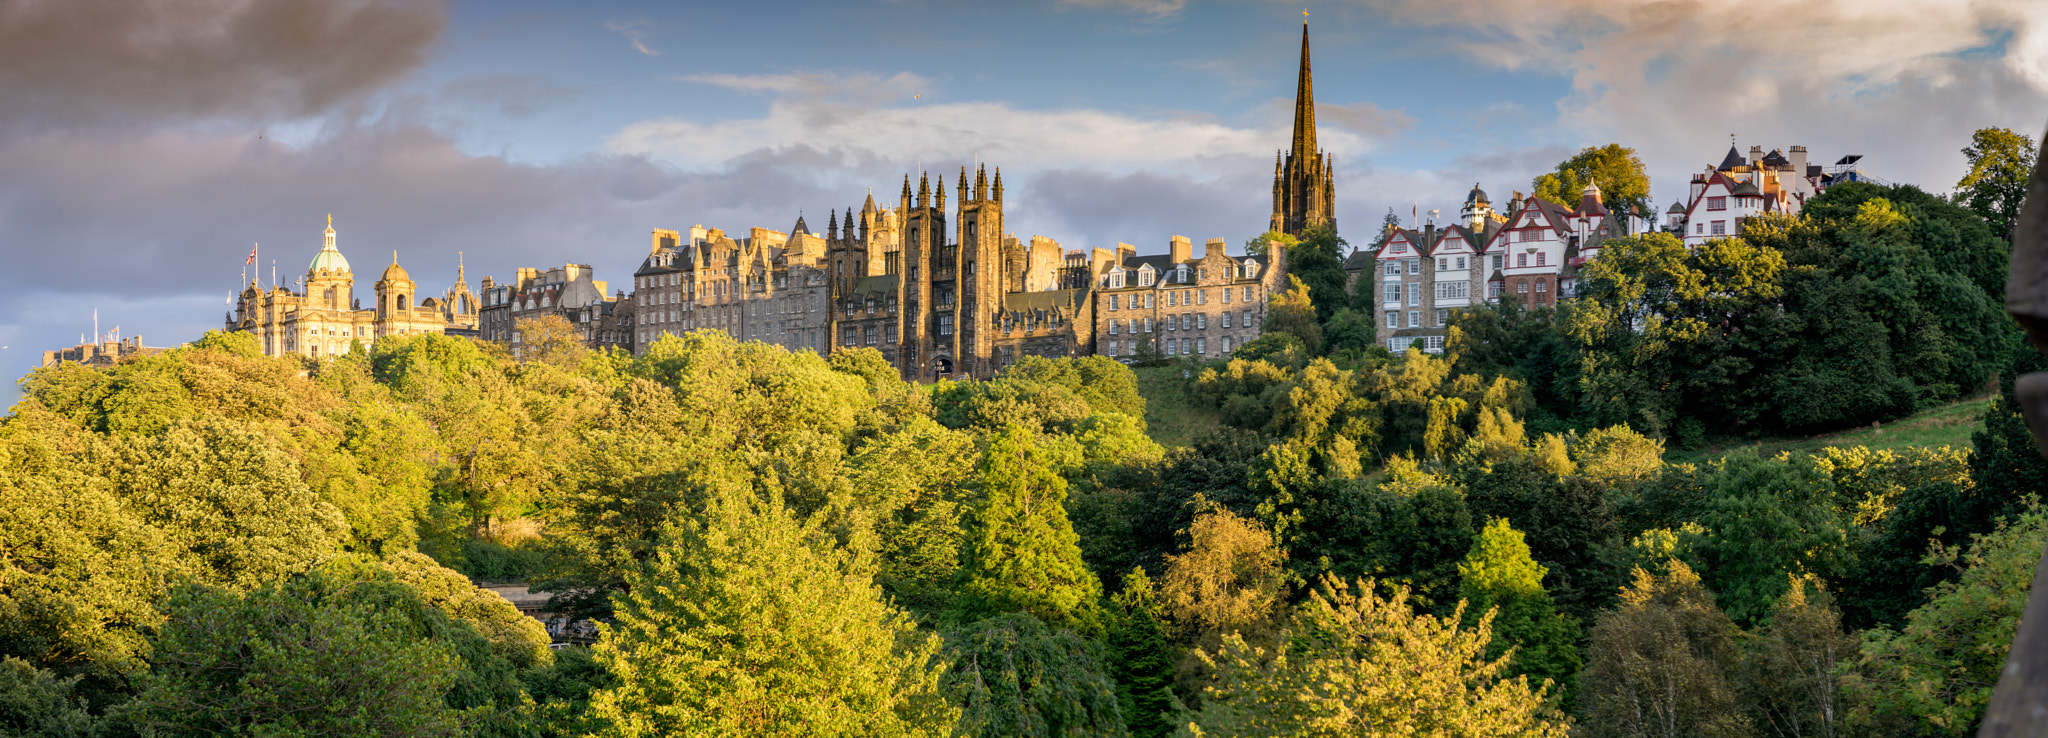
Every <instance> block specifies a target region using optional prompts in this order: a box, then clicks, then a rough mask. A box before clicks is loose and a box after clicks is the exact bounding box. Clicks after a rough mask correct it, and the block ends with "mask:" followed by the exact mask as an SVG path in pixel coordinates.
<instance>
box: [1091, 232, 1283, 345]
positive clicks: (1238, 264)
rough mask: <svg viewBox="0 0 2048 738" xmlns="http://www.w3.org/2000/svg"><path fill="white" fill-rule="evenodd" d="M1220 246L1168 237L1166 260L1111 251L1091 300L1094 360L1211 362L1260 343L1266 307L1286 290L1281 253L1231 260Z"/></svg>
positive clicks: (1125, 249)
mask: <svg viewBox="0 0 2048 738" xmlns="http://www.w3.org/2000/svg"><path fill="white" fill-rule="evenodd" d="M1226 245H1227V244H1226V242H1225V241H1224V240H1223V239H1220V238H1212V239H1209V240H1208V242H1207V243H1205V244H1203V249H1202V251H1203V253H1202V256H1201V258H1195V256H1194V248H1193V242H1191V241H1189V240H1188V239H1187V238H1185V237H1182V236H1174V237H1173V239H1172V240H1171V241H1170V242H1169V243H1168V246H1167V253H1165V254H1160V255H1154V256H1137V255H1136V253H1135V252H1136V249H1133V248H1131V247H1129V246H1127V245H1124V244H1118V248H1117V250H1116V251H1115V252H1114V253H1115V256H1116V257H1117V258H1116V262H1115V265H1114V266H1112V267H1110V268H1108V269H1106V270H1103V273H1102V275H1101V277H1100V278H1099V279H1098V285H1097V286H1098V288H1099V290H1100V292H1099V294H1098V295H1097V296H1096V298H1095V306H1096V310H1095V316H1094V334H1095V346H1094V351H1093V353H1097V354H1101V355H1103V356H1109V357H1113V358H1116V359H1118V360H1122V361H1130V360H1133V359H1136V358H1138V357H1139V356H1142V355H1146V354H1156V355H1160V356H1166V357H1188V358H1195V359H1213V358H1220V357H1226V356H1229V355H1230V352H1231V351H1234V350H1236V349H1237V348H1238V347H1240V346H1243V345H1244V344H1246V343H1249V342H1251V341H1252V340H1253V339H1256V338H1258V337H1259V332H1260V327H1261V326H1263V325H1264V324H1265V320H1266V305H1267V303H1268V302H1269V301H1270V300H1271V298H1272V296H1273V295H1274V294H1275V293H1277V292H1280V291H1284V290H1286V289H1287V286H1288V282H1287V247H1286V246H1284V245H1281V244H1278V243H1275V244H1271V245H1270V246H1269V247H1268V252H1267V254H1266V255H1264V256H1247V257H1232V256H1229V255H1228V254H1226V253H1225V248H1226Z"/></svg>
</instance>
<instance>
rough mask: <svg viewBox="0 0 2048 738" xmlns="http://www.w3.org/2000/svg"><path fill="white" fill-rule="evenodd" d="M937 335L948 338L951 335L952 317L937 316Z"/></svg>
mask: <svg viewBox="0 0 2048 738" xmlns="http://www.w3.org/2000/svg"><path fill="white" fill-rule="evenodd" d="M939 335H941V336H950V335H953V316H951V315H941V316H939Z"/></svg>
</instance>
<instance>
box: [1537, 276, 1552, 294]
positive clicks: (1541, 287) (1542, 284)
mask: <svg viewBox="0 0 2048 738" xmlns="http://www.w3.org/2000/svg"><path fill="white" fill-rule="evenodd" d="M1536 291H1537V292H1539V293H1540V292H1549V291H1550V281H1549V280H1544V279H1539V280H1536Z"/></svg>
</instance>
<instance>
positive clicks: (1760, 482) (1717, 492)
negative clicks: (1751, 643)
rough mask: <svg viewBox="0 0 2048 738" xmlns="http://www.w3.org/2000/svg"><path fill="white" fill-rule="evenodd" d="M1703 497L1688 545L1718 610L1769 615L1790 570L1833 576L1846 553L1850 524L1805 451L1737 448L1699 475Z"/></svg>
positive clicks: (1745, 617) (1746, 617) (1752, 618)
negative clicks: (1771, 453)
mask: <svg viewBox="0 0 2048 738" xmlns="http://www.w3.org/2000/svg"><path fill="white" fill-rule="evenodd" d="M1702 485H1703V487H1704V488H1705V490H1704V491H1705V492H1706V497H1707V500H1708V503H1707V506H1706V510H1705V511H1704V512H1703V513H1702V514H1701V515H1700V516H1699V519H1698V520H1697V522H1698V523H1699V525H1700V526H1701V527H1703V528H1705V529H1706V534H1705V535H1704V536H1703V537H1702V538H1701V539H1700V540H1699V542H1698V543H1697V544H1696V546H1695V548H1694V552H1695V558H1696V559H1697V560H1698V561H1699V562H1700V563H1701V568H1702V569H1703V570H1704V571H1705V573H1704V577H1705V579H1706V581H1707V583H1708V585H1709V586H1711V587H1712V588H1713V589H1714V590H1715V591H1716V592H1718V593H1719V597H1718V601H1719V602H1720V604H1721V609H1722V610H1724V611H1726V612H1727V613H1728V615H1729V616H1730V617H1732V618H1734V619H1735V622H1738V623H1743V624H1745V625H1754V624H1756V623H1759V622H1762V621H1763V620H1764V619H1765V618H1767V617H1768V616H1769V615H1770V612H1771V607H1772V605H1773V603H1775V602H1777V601H1778V599H1779V598H1780V597H1782V596H1783V595H1784V593H1785V587H1786V586H1787V583H1788V581H1789V580H1788V579H1787V577H1788V575H1789V576H1792V577H1806V576H1814V577H1823V578H1838V577H1841V576H1843V575H1845V574H1847V573H1848V570H1849V564H1850V561H1851V558H1852V549H1851V546H1850V538H1849V536H1850V532H1849V527H1850V526H1849V523H1848V521H1845V520H1843V519H1842V516H1841V514H1840V511H1839V509H1838V508H1837V505H1836V499H1835V494H1834V482H1833V480H1832V479H1830V478H1829V477H1828V476H1827V475H1826V474H1825V473H1823V472H1822V471H1821V470H1820V469H1819V468H1817V466H1816V465H1815V464H1813V463H1812V462H1811V461H1810V460H1809V459H1807V458H1803V457H1802V458H1797V459H1795V458H1792V457H1790V456H1781V457H1779V458H1777V459H1760V458H1757V457H1756V456H1755V455H1754V454H1750V453H1736V454H1732V455H1730V456H1727V457H1725V458H1722V459H1720V460H1718V461H1716V462H1714V464H1713V465H1712V467H1711V468H1710V471H1709V473H1708V474H1707V475H1706V477H1705V478H1704V479H1703V480H1702Z"/></svg>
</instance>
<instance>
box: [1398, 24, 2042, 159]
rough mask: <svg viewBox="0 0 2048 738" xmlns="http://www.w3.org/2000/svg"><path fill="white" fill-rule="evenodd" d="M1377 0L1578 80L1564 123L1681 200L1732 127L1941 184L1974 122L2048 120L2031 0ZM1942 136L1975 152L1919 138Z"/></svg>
mask: <svg viewBox="0 0 2048 738" xmlns="http://www.w3.org/2000/svg"><path fill="white" fill-rule="evenodd" d="M1361 2H1362V3H1363V4H1365V5H1367V6H1371V7H1373V8H1376V9H1378V10H1381V11H1384V12H1386V13H1387V14H1388V15H1389V16H1390V18H1391V20H1393V21H1394V22H1396V23H1401V24H1406V25H1410V26H1423V27H1437V28H1443V29H1445V30H1446V31H1447V32H1451V33H1453V34H1454V35H1455V37H1456V38H1457V39H1458V41H1456V43H1458V44H1459V47H1460V51H1461V52H1462V53H1464V54H1466V55H1468V56H1470V57H1473V58H1476V59H1479V60H1481V61H1483V62H1486V63H1490V64H1492V65H1494V66H1497V67H1501V68H1504V69H1516V70H1532V69H1533V70H1539V71H1541V70H1553V71H1556V72H1557V73H1560V74H1564V75H1568V76H1569V77H1570V78H1571V81H1572V90H1573V92H1572V94H1571V95H1570V96H1569V97H1567V98H1565V99H1563V100H1560V101H1559V103H1558V115H1559V119H1560V121H1561V122H1562V123H1564V124H1566V125H1567V126H1569V127H1571V128H1572V129H1574V130H1576V131H1579V132H1581V133H1582V134H1583V135H1585V136H1586V137H1587V138H1588V139H1589V140H1591V139H1594V138H1600V137H1612V139H1613V140H1619V141H1622V142H1623V143H1624V145H1629V146H1632V147H1635V148H1637V149H1639V151H1641V153H1642V154H1643V156H1644V159H1645V161H1646V163H1648V164H1649V165H1650V166H1651V168H1652V170H1653V171H1652V175H1653V178H1655V177H1659V176H1661V177H1662V181H1661V184H1663V185H1669V187H1667V188H1666V189H1667V192H1665V195H1666V196H1669V195H1670V194H1672V193H1674V192H1675V191H1676V190H1675V188H1677V187H1682V186H1683V182H1684V178H1683V177H1684V175H1685V174H1687V173H1690V172H1692V171H1696V170H1698V169H1699V168H1701V167H1702V166H1703V165H1704V164H1706V163H1709V162H1711V161H1718V159H1719V155H1720V153H1722V152H1723V151H1724V149H1722V148H1720V147H1721V146H1723V145H1725V144H1724V143H1722V142H1725V141H1726V140H1727V135H1728V134H1730V133H1736V134H1738V135H1739V136H1740V138H1741V145H1742V146H1743V147H1744V148H1745V149H1746V148H1747V147H1748V146H1749V145H1751V144H1761V145H1763V146H1764V147H1765V148H1766V149H1770V148H1780V147H1784V146H1788V145H1793V144H1801V145H1807V146H1808V147H1809V148H1810V149H1812V150H1813V151H1814V157H1815V158H1816V159H1823V158H1826V159H1831V158H1832V157H1833V156H1836V155H1839V154H1841V153H1866V154H1871V155H1872V156H1871V158H1870V159H1868V160H1867V161H1866V164H1867V165H1868V166H1869V167H1872V168H1873V169H1875V170H1876V171H1878V172H1879V173H1880V174H1881V175H1882V176H1888V177H1890V178H1892V179H1895V180H1903V181H1918V182H1919V183H1920V184H1921V185H1922V186H1923V187H1927V188H1929V189H1933V190H1942V189H1946V188H1948V187H1949V186H1951V183H1952V182H1954V181H1955V178H1956V176H1957V175H1959V174H1960V171H1961V168H1962V158H1961V157H1960V156H1959V155H1957V154H1956V153H1955V152H1954V150H1953V149H1955V148H1960V142H1961V141H1964V140H1966V139H1967V137H1968V133H1969V131H1970V130H1973V129H1975V128H1979V127H1983V126H1994V125H1996V126H2018V127H2019V128H2020V129H2023V130H2029V131H2031V130H2035V129H2037V127H2038V126H2040V124H2041V120H2042V119H2043V117H2044V116H2048V103H2044V96H2043V94H2042V93H2043V92H2044V91H2048V28H2044V20H2043V17H2042V16H2041V14H2040V13H2039V5H2038V3H2035V2H2030V1H2029V0H1972V1H1968V2H1963V1H1956V2H1909V1H1908V0H1779V1H1768V0H1766V1H1762V2H1748V3H1724V2H1708V1H1707V0H1560V2H1555V3H1540V4H1532V3H1524V2H1518V1H1517V0H1361ZM1927 141H1956V142H1958V145H1957V146H1955V147H1948V146H1925V145H1904V144H1905V143H1907V142H1927Z"/></svg>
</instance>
